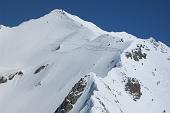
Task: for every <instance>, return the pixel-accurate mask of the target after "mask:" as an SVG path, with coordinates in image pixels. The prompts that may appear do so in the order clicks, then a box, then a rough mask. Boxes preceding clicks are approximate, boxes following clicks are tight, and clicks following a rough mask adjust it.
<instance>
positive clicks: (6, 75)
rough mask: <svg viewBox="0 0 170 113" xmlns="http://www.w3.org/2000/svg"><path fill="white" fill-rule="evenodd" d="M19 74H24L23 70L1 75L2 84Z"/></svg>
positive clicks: (0, 81)
mask: <svg viewBox="0 0 170 113" xmlns="http://www.w3.org/2000/svg"><path fill="white" fill-rule="evenodd" d="M17 75H20V76H22V75H23V72H22V71H18V72H14V73H10V74H5V75H3V76H1V77H0V84H2V83H6V82H7V81H8V80H12V79H13V78H14V77H15V76H17Z"/></svg>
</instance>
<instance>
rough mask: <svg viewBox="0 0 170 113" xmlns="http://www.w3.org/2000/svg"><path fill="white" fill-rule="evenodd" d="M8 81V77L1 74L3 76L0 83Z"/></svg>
mask: <svg viewBox="0 0 170 113" xmlns="http://www.w3.org/2000/svg"><path fill="white" fill-rule="evenodd" d="M6 82H7V78H6V77H4V76H1V77H0V84H2V83H6Z"/></svg>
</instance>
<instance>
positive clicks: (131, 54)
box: [125, 44, 147, 61]
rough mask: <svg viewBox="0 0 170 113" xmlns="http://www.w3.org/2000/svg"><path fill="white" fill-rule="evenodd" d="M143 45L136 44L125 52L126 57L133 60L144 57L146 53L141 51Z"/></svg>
mask: <svg viewBox="0 0 170 113" xmlns="http://www.w3.org/2000/svg"><path fill="white" fill-rule="evenodd" d="M142 48H144V46H143V45H141V44H139V45H137V48H135V49H133V50H132V51H131V52H126V53H125V56H126V57H127V58H131V59H134V60H135V61H139V60H140V59H146V56H147V54H146V53H143V52H142Z"/></svg>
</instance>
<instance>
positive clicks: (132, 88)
mask: <svg viewBox="0 0 170 113" xmlns="http://www.w3.org/2000/svg"><path fill="white" fill-rule="evenodd" d="M125 91H127V92H128V93H129V94H130V95H132V97H133V100H134V101H137V99H140V97H141V95H142V93H141V85H140V83H139V81H138V80H137V79H136V78H130V77H127V80H126V84H125Z"/></svg>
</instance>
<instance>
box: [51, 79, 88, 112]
mask: <svg viewBox="0 0 170 113" xmlns="http://www.w3.org/2000/svg"><path fill="white" fill-rule="evenodd" d="M86 85H87V81H86V80H85V79H84V78H81V79H80V80H79V81H78V82H77V83H76V84H75V85H74V87H73V88H72V89H71V91H70V93H69V94H68V95H67V96H66V97H65V99H64V101H63V102H62V104H61V105H60V106H59V107H58V108H57V110H56V111H55V112H54V113H68V112H69V111H70V110H71V109H72V108H73V105H74V104H75V103H76V102H77V100H78V99H79V97H80V96H81V95H82V93H83V91H84V89H85V87H86Z"/></svg>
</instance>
